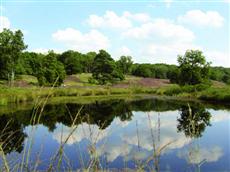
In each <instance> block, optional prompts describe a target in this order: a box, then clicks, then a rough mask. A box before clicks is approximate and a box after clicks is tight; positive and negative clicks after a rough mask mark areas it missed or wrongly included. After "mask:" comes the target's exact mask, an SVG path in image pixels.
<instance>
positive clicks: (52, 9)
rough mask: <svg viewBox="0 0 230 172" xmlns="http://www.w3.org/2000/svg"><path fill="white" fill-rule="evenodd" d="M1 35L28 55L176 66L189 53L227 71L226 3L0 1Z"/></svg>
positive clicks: (229, 2)
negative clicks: (20, 36)
mask: <svg viewBox="0 0 230 172" xmlns="http://www.w3.org/2000/svg"><path fill="white" fill-rule="evenodd" d="M0 11H1V16H0V31H2V29H3V28H9V29H12V30H17V29H20V30H22V32H23V33H24V40H25V43H26V44H27V45H28V49H27V50H28V51H35V52H41V53H45V52H47V51H48V50H54V51H56V52H59V53H61V52H64V51H66V50H69V49H72V50H76V51H79V52H82V53H86V52H89V51H96V52H98V51H99V50H100V49H105V50H106V51H108V52H109V53H110V54H111V56H112V57H113V58H114V59H119V58H120V56H121V55H127V56H132V58H133V61H134V62H136V63H167V64H177V56H178V55H183V54H184V53H185V51H186V50H188V49H199V50H201V51H203V53H204V55H205V56H206V59H207V61H210V62H212V66H224V67H230V52H229V51H230V50H229V47H230V34H229V27H230V23H229V17H230V0H222V1H221V0H218V1H217V0H187V1H182V0H155V1H153V0H142V1H141V0H132V1H131V0H85V1H84V0H66V1H64V0H1V7H0Z"/></svg>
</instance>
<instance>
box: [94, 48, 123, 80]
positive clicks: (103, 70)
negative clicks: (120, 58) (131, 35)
mask: <svg viewBox="0 0 230 172" xmlns="http://www.w3.org/2000/svg"><path fill="white" fill-rule="evenodd" d="M92 77H93V79H95V80H97V81H98V82H99V84H103V85H104V84H106V83H109V82H110V83H113V82H114V81H116V80H123V79H124V75H123V74H122V72H121V71H120V70H119V69H118V68H117V66H116V63H115V61H114V60H113V59H112V57H111V56H110V54H109V53H107V52H106V51H105V50H100V52H99V53H98V54H97V55H96V57H95V58H94V61H93V70H92Z"/></svg>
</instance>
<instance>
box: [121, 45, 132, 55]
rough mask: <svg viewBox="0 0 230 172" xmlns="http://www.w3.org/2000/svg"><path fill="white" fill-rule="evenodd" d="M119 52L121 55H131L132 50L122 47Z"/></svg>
mask: <svg viewBox="0 0 230 172" xmlns="http://www.w3.org/2000/svg"><path fill="white" fill-rule="evenodd" d="M119 52H120V54H121V55H131V50H130V49H129V48H128V47H126V46H122V47H121V48H120V50H119Z"/></svg>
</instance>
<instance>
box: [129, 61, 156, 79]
mask: <svg viewBox="0 0 230 172" xmlns="http://www.w3.org/2000/svg"><path fill="white" fill-rule="evenodd" d="M153 73H154V77H155V71H153V70H152V69H151V65H150V64H138V65H135V68H134V69H133V70H132V74H133V75H135V76H142V77H152V76H153Z"/></svg>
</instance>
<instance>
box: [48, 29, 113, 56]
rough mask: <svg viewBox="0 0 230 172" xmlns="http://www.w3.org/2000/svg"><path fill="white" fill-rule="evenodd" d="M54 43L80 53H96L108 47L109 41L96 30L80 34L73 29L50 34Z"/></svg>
mask: <svg viewBox="0 0 230 172" xmlns="http://www.w3.org/2000/svg"><path fill="white" fill-rule="evenodd" d="M52 37H53V39H54V40H55V41H57V42H61V43H64V44H65V45H66V47H68V48H71V49H75V50H79V51H82V52H87V51H92V50H93V51H98V50H100V49H107V48H108V47H109V39H108V38H107V37H106V36H105V35H104V34H102V33H101V32H99V31H97V30H90V31H89V32H88V33H82V32H81V31H79V30H76V29H73V28H67V29H65V30H58V31H57V32H55V33H53V34H52Z"/></svg>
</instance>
